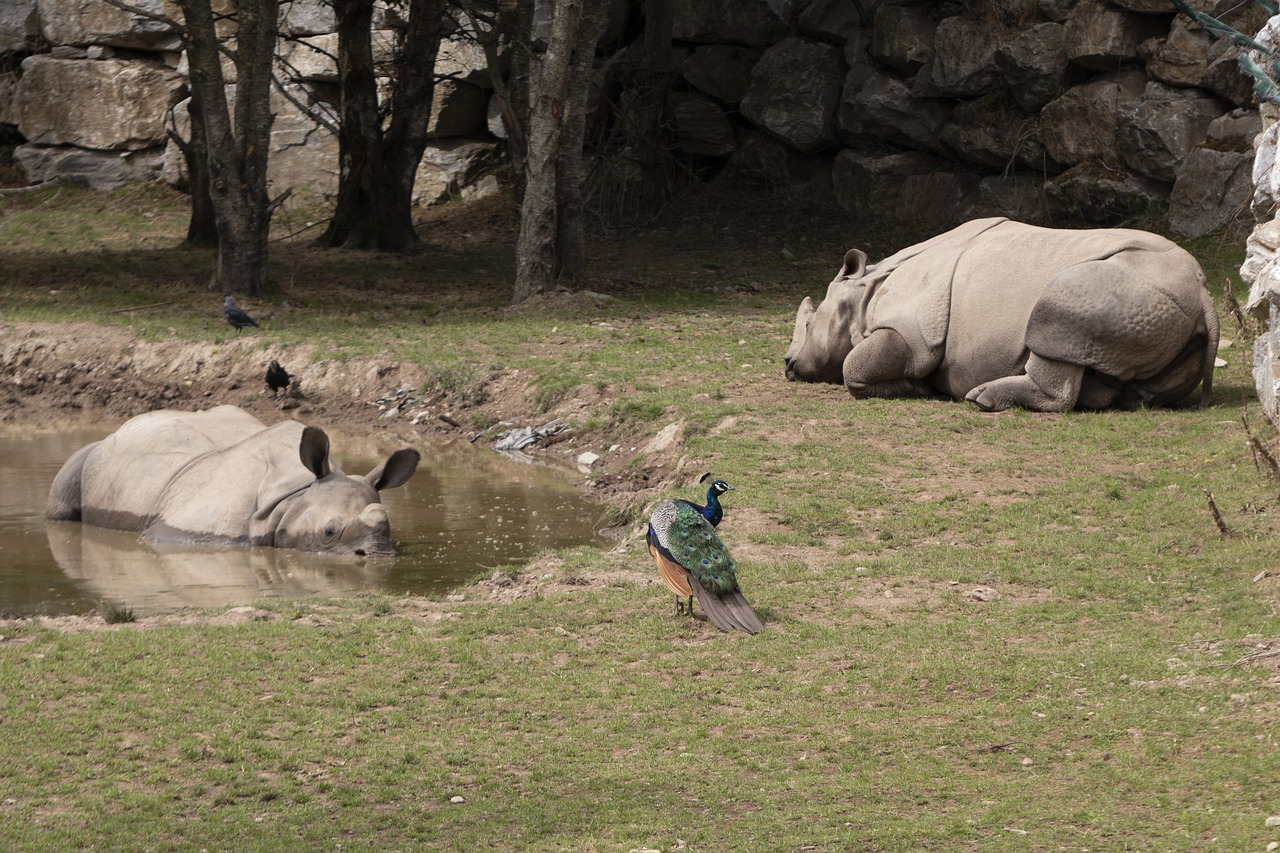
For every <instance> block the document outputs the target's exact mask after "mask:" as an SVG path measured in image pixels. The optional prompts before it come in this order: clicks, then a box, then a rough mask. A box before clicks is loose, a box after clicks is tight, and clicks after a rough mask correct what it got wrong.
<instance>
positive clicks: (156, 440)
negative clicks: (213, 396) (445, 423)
mask: <svg viewBox="0 0 1280 853" xmlns="http://www.w3.org/2000/svg"><path fill="white" fill-rule="evenodd" d="M420 458H421V457H420V454H419V453H418V451H416V450H411V449H404V450H397V451H396V452H395V453H393V454H391V456H390V457H388V458H387V460H386V461H385V462H383V463H382V464H381V465H379V466H378V467H377V468H375V469H374V470H373V471H371V472H369V474H367V475H366V476H364V477H350V476H347V475H346V474H344V473H342V471H340V470H337V469H335V468H334V467H332V465H331V463H330V461H329V437H328V436H327V435H325V433H324V430H322V429H318V428H317V427H303V425H302V424H300V423H298V422H297V421H284V422H282V423H278V424H276V425H275V426H272V427H267V426H265V425H264V424H263V423H262V422H261V421H259V420H258V419H257V418H255V417H254V416H253V415H251V414H249V413H248V412H246V411H244V410H243V409H238V408H236V407H235V406H219V407H218V408H216V409H211V410H210V411H207V412H178V411H168V410H165V411H158V412H149V413H147V414H145V415H139V416H138V417H136V418H133V419H132V420H129V421H127V422H126V423H125V424H124V425H123V426H121V427H120V429H118V430H116V431H115V432H114V433H112V434H111V435H109V436H107V437H106V438H104V439H103V440H102V441H95V442H93V443H92V444H89V445H86V446H85V447H82V448H80V449H79V450H77V451H76V452H75V453H74V454H72V456H71V458H70V459H68V460H67V461H66V462H65V463H64V464H63V466H62V469H61V470H60V471H59V472H58V476H57V477H55V478H54V481H53V486H52V488H51V489H50V491H49V503H48V506H47V508H46V513H45V514H46V516H47V517H48V518H50V519H54V520H60V521H77V520H78V521H84V522H85V523H87V524H95V525H98V526H100V527H111V528H115V529H117V530H136V531H138V532H140V533H141V534H142V535H143V536H144V537H145V538H147V539H151V540H158V541H182V542H219V543H227V544H235V545H264V546H268V547H276V548H297V549H299V550H302V551H326V552H329V553H333V554H341V555H345V556H358V557H365V556H368V557H390V556H394V554H395V547H394V546H393V545H392V544H391V525H390V523H389V522H388V520H387V509H386V507H384V506H383V505H382V503H381V502H380V501H379V500H378V492H379V491H381V490H383V489H391V488H395V487H396V486H400V485H403V484H404V483H405V482H406V481H408V479H409V478H410V477H411V476H413V472H414V471H415V470H416V469H417V467H418V460H419V459H420Z"/></svg>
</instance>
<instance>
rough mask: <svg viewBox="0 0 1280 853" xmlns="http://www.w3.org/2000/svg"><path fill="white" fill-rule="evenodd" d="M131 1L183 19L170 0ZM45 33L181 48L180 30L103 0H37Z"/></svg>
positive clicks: (61, 38) (62, 39)
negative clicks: (178, 31)
mask: <svg viewBox="0 0 1280 853" xmlns="http://www.w3.org/2000/svg"><path fill="white" fill-rule="evenodd" d="M6 2H7V0H6ZM132 5H134V6H137V7H138V8H140V9H144V10H146V11H148V12H153V13H157V14H160V15H164V16H167V17H168V18H169V19H170V20H174V21H180V20H182V12H181V10H180V9H179V7H178V5H177V3H174V2H171V0H137V2H136V3H133V4H132ZM38 6H39V10H40V23H41V26H42V27H43V34H44V37H45V38H46V39H48V41H49V43H50V44H63V45H80V46H85V45H91V44H105V45H110V46H111V47H123V48H129V49H133V50H178V49H180V48H181V46H182V42H181V39H179V37H178V33H177V30H175V29H174V28H173V27H171V26H169V25H168V24H164V23H161V22H159V21H156V20H153V19H151V18H148V17H145V16H143V15H137V14H134V13H132V12H126V11H124V10H123V9H119V8H117V7H115V6H112V5H111V4H110V3H105V2H102V0H38Z"/></svg>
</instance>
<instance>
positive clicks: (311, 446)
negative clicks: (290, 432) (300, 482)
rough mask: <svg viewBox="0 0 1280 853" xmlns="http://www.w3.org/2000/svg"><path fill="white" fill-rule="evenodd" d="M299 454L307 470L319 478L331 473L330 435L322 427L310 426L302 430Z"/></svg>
mask: <svg viewBox="0 0 1280 853" xmlns="http://www.w3.org/2000/svg"><path fill="white" fill-rule="evenodd" d="M298 456H299V457H300V458H301V459H302V464H303V465H305V466H306V468H307V470H308V471H310V472H311V473H312V474H315V475H316V479H317V480H319V479H321V478H322V477H326V476H328V475H329V472H330V470H331V469H330V468H329V436H327V435H325V432H324V430H322V429H320V427H312V426H309V427H307V428H306V429H304V430H303V431H302V441H300V442H298Z"/></svg>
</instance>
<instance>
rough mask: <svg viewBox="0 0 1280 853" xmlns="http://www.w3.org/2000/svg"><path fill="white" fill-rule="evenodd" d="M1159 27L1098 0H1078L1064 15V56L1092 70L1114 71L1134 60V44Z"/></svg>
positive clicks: (1156, 20)
mask: <svg viewBox="0 0 1280 853" xmlns="http://www.w3.org/2000/svg"><path fill="white" fill-rule="evenodd" d="M1161 24H1162V21H1161V19H1159V18H1152V17H1149V16H1146V15H1136V14H1133V13H1131V12H1125V11H1124V10H1122V9H1118V8H1116V7H1114V6H1108V5H1106V4H1105V3H1103V2H1102V0H1080V2H1079V3H1077V4H1076V6H1075V8H1073V9H1072V10H1071V14H1070V15H1068V16H1067V56H1068V57H1070V58H1071V61H1072V62H1074V63H1076V64H1077V65H1079V66H1081V67H1083V68H1088V69H1091V70H1093V71H1112V70H1115V69H1116V68H1117V67H1121V66H1124V65H1126V64H1132V63H1133V62H1134V61H1135V60H1137V59H1138V45H1140V44H1142V42H1144V41H1146V40H1147V39H1148V38H1151V37H1153V36H1157V35H1159V34H1160V33H1161Z"/></svg>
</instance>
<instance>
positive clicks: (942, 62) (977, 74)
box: [929, 15, 1006, 98]
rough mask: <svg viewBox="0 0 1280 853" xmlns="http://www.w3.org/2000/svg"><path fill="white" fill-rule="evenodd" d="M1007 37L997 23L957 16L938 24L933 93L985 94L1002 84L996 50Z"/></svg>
mask: <svg viewBox="0 0 1280 853" xmlns="http://www.w3.org/2000/svg"><path fill="white" fill-rule="evenodd" d="M1005 37H1006V34H1005V33H1004V32H1003V31H1002V30H1001V28H1000V27H998V26H997V25H996V24H995V23H993V22H991V21H987V20H978V19H976V18H968V17H964V16H961V15H957V16H955V17H951V18H944V19H943V20H942V21H940V22H939V23H938V29H937V31H936V32H935V33H934V37H933V42H934V44H933V65H932V71H931V73H930V75H929V83H930V86H931V88H932V90H933V91H934V92H935V93H937V94H938V95H940V96H943V97H948V98H971V97H974V96H976V95H985V94H986V93H987V92H990V91H991V90H993V89H994V88H996V86H997V85H999V83H1000V82H1001V78H1000V74H999V72H998V71H997V69H996V66H995V54H996V49H997V48H998V47H1000V45H1001V44H1003V43H1004V41H1005Z"/></svg>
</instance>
